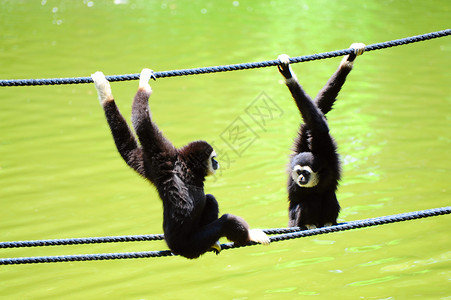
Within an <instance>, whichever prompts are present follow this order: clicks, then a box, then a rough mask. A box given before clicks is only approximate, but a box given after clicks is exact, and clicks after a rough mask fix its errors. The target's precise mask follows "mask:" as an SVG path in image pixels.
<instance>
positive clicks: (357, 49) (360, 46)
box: [349, 43, 365, 56]
mask: <svg viewBox="0 0 451 300" xmlns="http://www.w3.org/2000/svg"><path fill="white" fill-rule="evenodd" d="M349 48H352V49H354V54H355V55H356V56H359V55H362V54H363V52H365V44H364V43H353V44H351V46H349Z"/></svg>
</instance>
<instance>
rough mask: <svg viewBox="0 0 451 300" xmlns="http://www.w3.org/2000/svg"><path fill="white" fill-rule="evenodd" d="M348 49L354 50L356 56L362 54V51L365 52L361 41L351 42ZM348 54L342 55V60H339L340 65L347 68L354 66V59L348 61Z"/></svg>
mask: <svg viewBox="0 0 451 300" xmlns="http://www.w3.org/2000/svg"><path fill="white" fill-rule="evenodd" d="M349 49H353V50H354V55H355V56H356V57H357V56H359V55H362V54H363V52H365V44H363V43H352V44H351V46H349ZM348 59H349V54H348V55H346V56H345V57H343V60H342V61H341V65H342V66H343V67H346V68H348V69H352V67H353V66H354V59H353V60H352V61H349V60H348Z"/></svg>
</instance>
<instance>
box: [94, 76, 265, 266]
mask: <svg viewBox="0 0 451 300" xmlns="http://www.w3.org/2000/svg"><path fill="white" fill-rule="evenodd" d="M152 76H153V73H152V71H151V70H149V69H144V70H143V71H142V72H141V75H140V81H139V88H138V91H137V93H136V95H135V97H134V100H133V105H132V124H133V127H134V129H135V133H136V135H137V137H138V140H139V144H140V145H138V141H137V140H136V139H135V136H134V135H133V133H132V132H131V130H130V128H129V127H128V125H127V123H126V121H125V119H124V118H123V117H122V115H121V113H120V112H119V109H118V108H117V106H116V104H115V102H114V99H113V96H112V93H111V88H110V85H109V82H108V81H107V80H106V78H105V76H104V75H103V73H101V72H96V73H95V74H93V75H92V76H91V77H92V79H93V80H94V84H95V86H96V89H97V92H98V94H99V100H100V103H101V104H102V106H103V109H104V111H105V116H106V119H107V121H108V124H109V126H110V129H111V133H112V135H113V138H114V141H115V143H116V147H117V150H118V151H119V153H120V154H121V156H122V158H123V159H124V160H125V161H126V163H127V164H128V165H129V166H130V167H132V168H133V169H134V170H135V171H137V172H138V173H139V174H140V175H141V176H143V177H145V178H147V179H148V180H149V181H150V182H151V183H153V184H154V185H155V187H156V188H157V191H158V194H159V196H160V198H161V200H162V202H163V230H164V236H165V240H166V243H167V244H168V246H169V248H170V249H171V250H172V251H173V252H174V253H175V254H179V255H182V256H184V257H187V258H197V257H199V256H200V255H202V254H203V253H205V252H206V251H208V250H210V249H215V250H216V251H217V252H219V251H220V246H219V243H218V240H219V238H221V237H226V238H228V239H229V240H231V241H233V242H234V243H236V244H238V245H242V244H245V243H247V242H249V241H254V242H257V243H262V244H268V243H269V238H268V237H267V236H266V234H265V233H264V232H263V231H261V230H259V229H252V230H251V229H249V225H248V224H247V222H246V221H245V220H244V219H243V218H241V217H238V216H235V215H232V214H224V215H222V216H221V217H218V216H219V208H218V202H217V201H216V199H215V197H214V196H213V195H210V194H207V195H206V194H205V192H204V180H205V177H206V176H208V175H211V174H214V173H215V171H216V170H217V169H218V168H219V165H218V163H217V161H216V160H215V157H216V153H215V151H214V150H213V148H212V147H211V145H209V144H208V143H207V142H205V141H194V142H191V143H189V144H188V145H186V146H184V147H182V148H179V149H177V148H175V147H174V146H173V145H172V143H171V142H170V141H169V140H168V139H167V138H165V137H164V135H163V133H162V132H161V131H160V130H159V129H158V127H157V125H156V124H155V123H154V122H153V121H152V118H151V113H150V109H149V105H148V100H149V97H150V94H151V92H152V89H151V87H150V85H149V83H148V81H149V79H150V78H151V77H152Z"/></svg>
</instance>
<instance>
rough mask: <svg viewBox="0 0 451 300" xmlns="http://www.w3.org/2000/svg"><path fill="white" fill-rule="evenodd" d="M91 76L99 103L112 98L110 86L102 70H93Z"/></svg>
mask: <svg viewBox="0 0 451 300" xmlns="http://www.w3.org/2000/svg"><path fill="white" fill-rule="evenodd" d="M91 78H92V80H93V81H94V85H95V87H96V89H97V94H98V95H99V101H100V104H102V103H103V102H105V101H107V100H113V94H112V92H111V86H110V83H109V82H108V80H107V79H106V78H105V75H103V73H102V72H95V73H94V74H91Z"/></svg>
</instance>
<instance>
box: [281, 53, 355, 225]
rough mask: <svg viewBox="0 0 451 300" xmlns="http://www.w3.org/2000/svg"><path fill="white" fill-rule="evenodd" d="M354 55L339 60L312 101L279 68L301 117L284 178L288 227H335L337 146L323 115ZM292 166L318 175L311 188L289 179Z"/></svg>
mask: <svg viewBox="0 0 451 300" xmlns="http://www.w3.org/2000/svg"><path fill="white" fill-rule="evenodd" d="M355 57H356V55H355V54H351V55H349V56H348V57H346V58H345V59H343V60H342V62H341V64H340V66H339V67H338V69H337V71H336V72H335V73H334V74H333V75H332V77H331V78H330V79H329V81H328V82H327V83H326V85H325V86H324V87H323V89H322V90H321V91H320V92H319V93H318V96H317V97H316V99H315V100H314V101H312V99H311V98H310V97H309V95H307V94H306V93H305V91H304V90H303V89H302V87H301V85H300V84H299V82H298V80H297V78H296V76H295V75H294V74H293V73H292V71H291V68H290V66H289V64H287V63H282V64H281V65H280V66H279V71H280V73H281V74H282V75H283V76H284V77H285V78H286V85H287V87H288V88H289V90H290V92H291V95H292V96H293V99H294V101H295V103H296V105H297V107H298V109H299V112H300V113H301V115H302V118H303V120H304V124H301V126H300V129H299V132H298V136H297V137H296V139H295V141H294V147H293V152H294V153H293V154H292V155H291V159H290V165H289V170H290V175H289V178H288V200H289V223H288V224H289V226H306V225H308V226H311V225H314V226H316V227H321V226H324V225H325V224H328V223H330V224H337V217H338V214H339V212H340V205H339V203H338V201H337V197H336V195H335V191H336V189H337V186H338V181H339V180H340V174H341V167H340V160H339V155H338V153H337V146H336V143H335V141H334V139H333V137H332V136H331V135H330V133H329V127H328V124H327V120H326V117H325V115H326V113H327V112H329V111H330V110H331V109H332V106H333V104H334V102H335V100H336V97H337V96H338V93H339V91H340V89H341V87H342V86H343V84H344V82H345V80H346V77H347V75H348V74H349V72H350V71H351V69H352V62H353V61H354V59H355ZM296 165H301V166H309V167H310V168H311V169H312V170H313V171H314V172H318V173H317V174H318V175H319V181H318V183H317V184H316V185H315V186H312V187H301V186H299V185H298V184H296V182H295V181H294V180H293V178H292V176H291V171H292V170H293V168H294V167H295V166H296Z"/></svg>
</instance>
